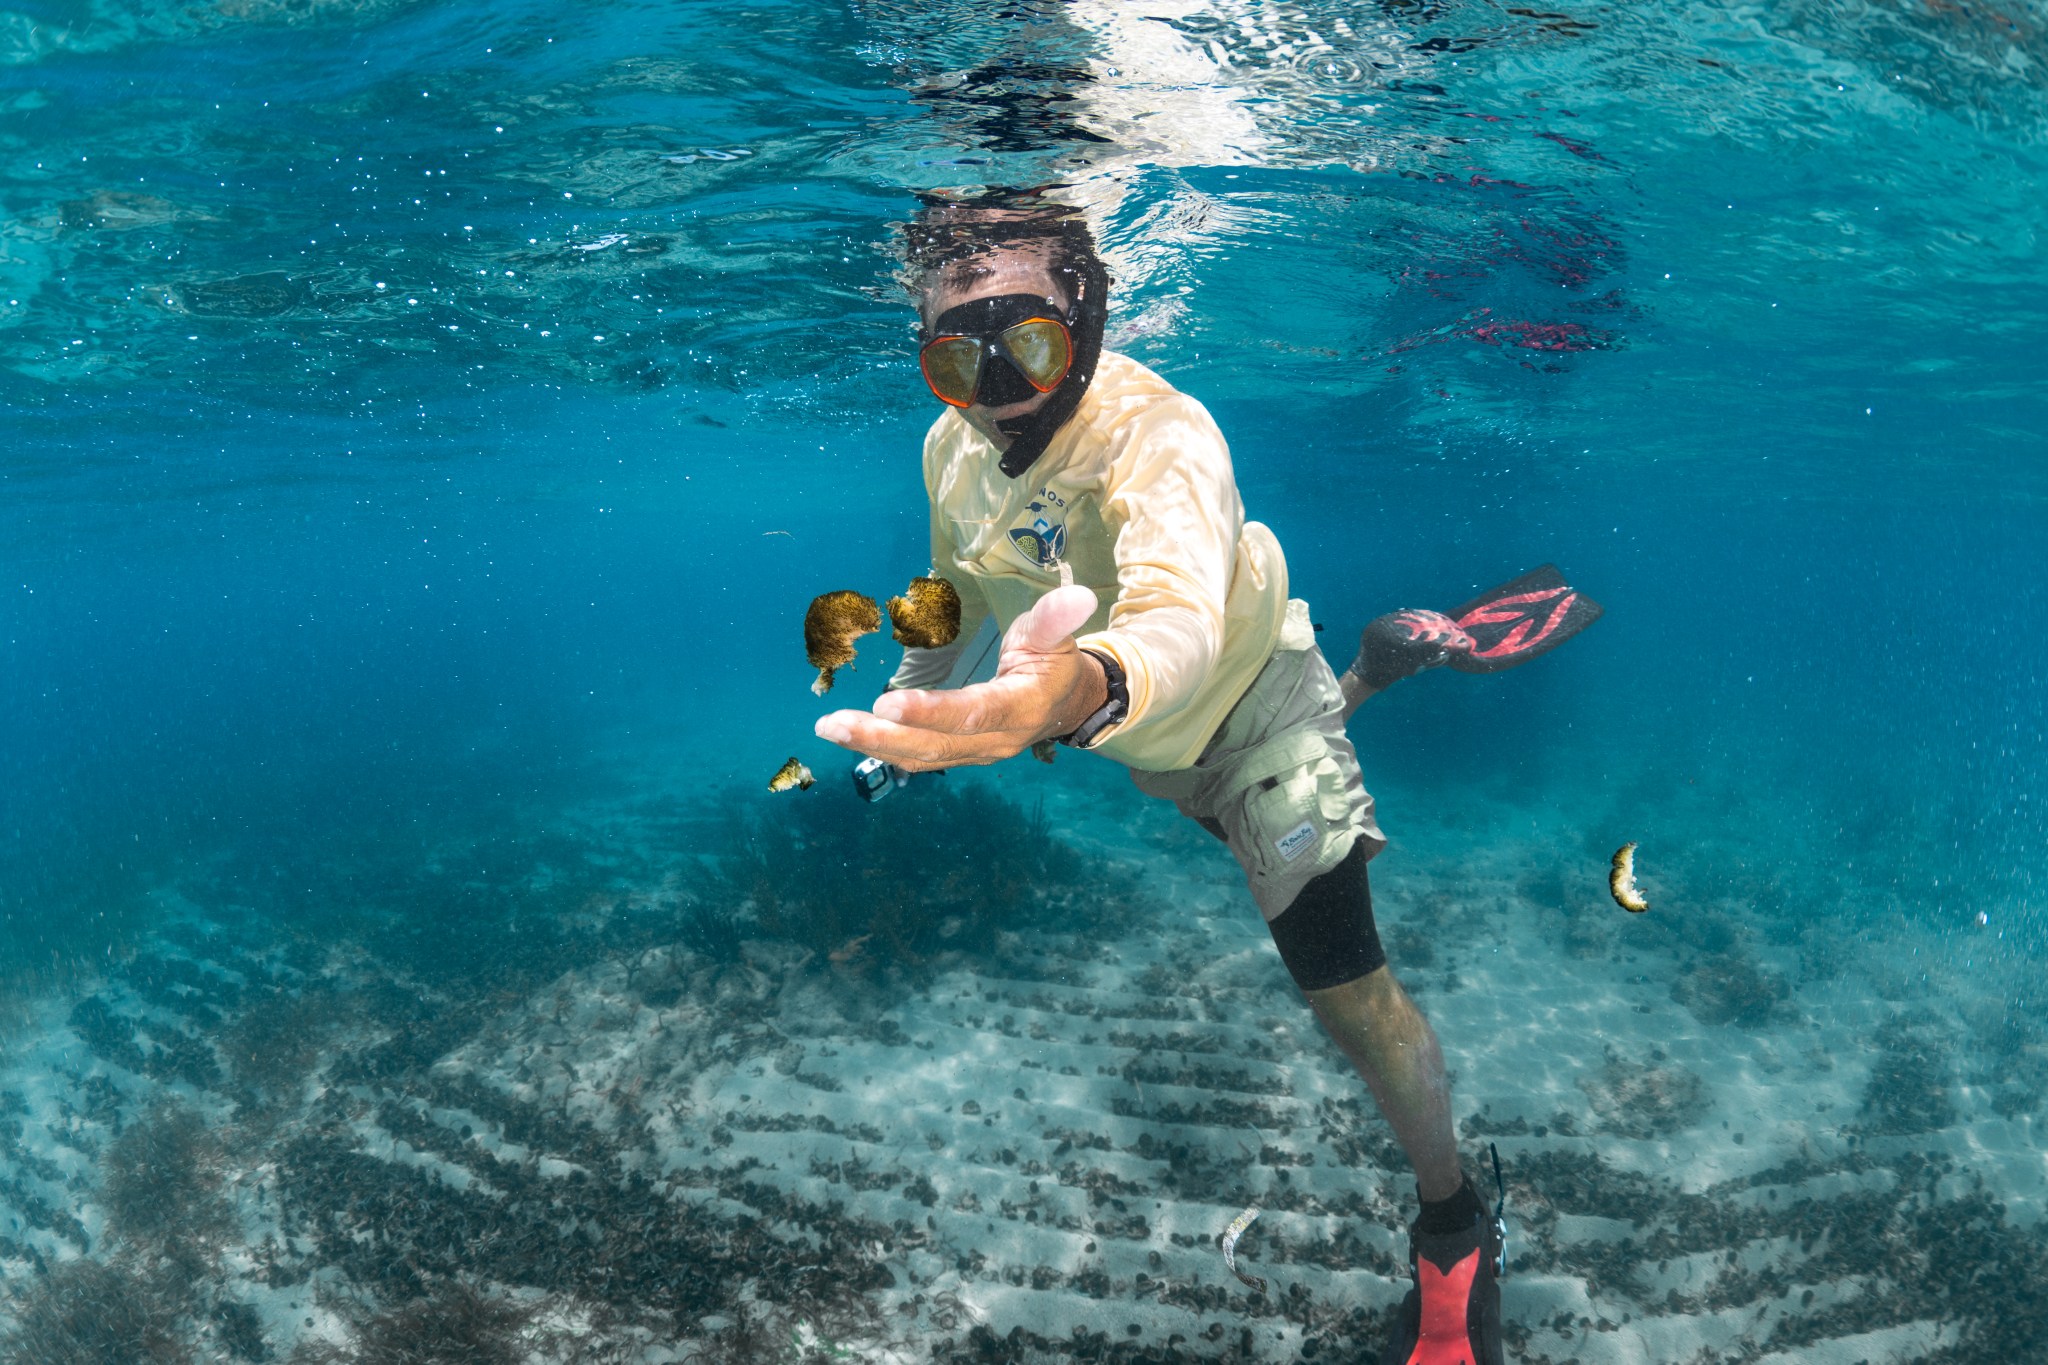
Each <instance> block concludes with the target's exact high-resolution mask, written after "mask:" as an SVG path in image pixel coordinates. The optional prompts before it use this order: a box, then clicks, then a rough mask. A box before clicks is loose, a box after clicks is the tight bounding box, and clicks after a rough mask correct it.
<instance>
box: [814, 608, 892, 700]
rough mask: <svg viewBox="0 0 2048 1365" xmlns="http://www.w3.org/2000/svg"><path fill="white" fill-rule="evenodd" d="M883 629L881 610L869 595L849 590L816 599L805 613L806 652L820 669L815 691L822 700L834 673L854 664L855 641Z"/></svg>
mask: <svg viewBox="0 0 2048 1365" xmlns="http://www.w3.org/2000/svg"><path fill="white" fill-rule="evenodd" d="M881 628H882V611H881V608H879V607H877V606H876V605H875V599H874V598H872V597H869V596H868V595H867V594H865V593H858V592H854V591H853V590H852V589H850V588H848V589H842V590H841V591H839V592H822V593H819V594H818V595H817V596H816V597H814V598H812V599H811V609H810V610H809V611H807V612H805V613H804V652H805V653H806V654H807V655H808V656H809V657H810V660H811V667H813V668H815V669H817V670H818V680H817V681H816V682H814V683H812V684H811V691H813V692H815V693H817V694H818V695H819V696H821V697H822V696H824V695H825V694H826V693H827V692H830V691H831V690H832V673H833V670H834V669H838V668H843V667H845V666H846V665H847V664H850V663H852V662H853V642H854V641H855V640H858V639H859V638H860V637H861V636H863V635H866V634H868V633H869V632H871V631H877V630H880V629H881Z"/></svg>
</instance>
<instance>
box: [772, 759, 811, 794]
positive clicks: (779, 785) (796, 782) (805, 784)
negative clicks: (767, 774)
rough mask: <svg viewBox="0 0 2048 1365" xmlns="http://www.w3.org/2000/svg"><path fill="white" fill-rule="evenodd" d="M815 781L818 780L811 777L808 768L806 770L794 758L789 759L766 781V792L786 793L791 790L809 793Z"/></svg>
mask: <svg viewBox="0 0 2048 1365" xmlns="http://www.w3.org/2000/svg"><path fill="white" fill-rule="evenodd" d="M817 781H818V779H817V778H815V777H813V776H812V775H811V770H810V769H809V768H806V767H805V766H804V765H803V764H802V763H800V762H798V761H797V760H796V759H795V758H791V759H790V760H789V762H787V763H785V764H783V765H782V766H781V767H780V768H777V769H776V770H775V776H773V777H771V778H769V779H768V790H769V791H772V792H786V791H790V790H792V789H794V790H796V791H809V790H810V789H811V788H812V787H813V786H815V785H816V784H817Z"/></svg>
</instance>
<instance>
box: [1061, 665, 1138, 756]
mask: <svg viewBox="0 0 2048 1365" xmlns="http://www.w3.org/2000/svg"><path fill="white" fill-rule="evenodd" d="M1081 652H1082V653H1083V654H1086V655H1088V656H1089V657H1090V658H1092V659H1094V660H1095V661H1096V662H1097V663H1100V664H1101V665H1102V678H1103V681H1104V682H1106V683H1108V684H1109V696H1108V698H1107V699H1106V700H1104V701H1103V703H1102V705H1101V706H1098V707H1097V708H1095V713H1094V714H1093V715H1091V716H1089V717H1088V719H1086V720H1084V721H1082V722H1081V724H1080V726H1079V728H1077V729H1076V730H1075V731H1074V733H1072V734H1071V735H1061V736H1060V737H1059V742H1060V743H1061V744H1065V745H1068V746H1069V747H1071V748H1075V749H1089V748H1093V747H1094V745H1095V741H1096V740H1098V739H1100V738H1101V737H1102V732H1103V731H1104V730H1107V729H1108V728H1109V727H1110V726H1112V725H1115V724H1116V723H1117V722H1119V721H1121V720H1122V719H1123V718H1124V717H1125V716H1127V715H1129V714H1130V713H1131V689H1130V685H1129V684H1128V683H1127V682H1126V681H1125V679H1124V670H1123V665H1122V664H1119V663H1118V662H1117V661H1116V659H1115V657H1114V656H1112V655H1109V654H1105V653H1103V652H1102V651H1101V650H1099V649H1084V650H1082V651H1081Z"/></svg>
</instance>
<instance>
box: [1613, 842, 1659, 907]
mask: <svg viewBox="0 0 2048 1365" xmlns="http://www.w3.org/2000/svg"><path fill="white" fill-rule="evenodd" d="M1607 889H1608V890H1609V891H1610V892H1612V893H1613V894H1614V903H1615V904H1616V905H1618V906H1620V907H1621V908H1622V909H1624V910H1626V911H1628V912H1629V913H1631V914H1635V915H1640V914H1642V913H1643V911H1645V910H1647V909H1649V908H1650V903H1649V902H1648V901H1646V900H1644V899H1643V893H1642V892H1640V891H1638V890H1636V846H1635V845H1634V844H1633V843H1628V844H1623V845H1622V846H1621V847H1620V848H1617V849H1616V850H1614V870H1613V871H1612V872H1609V873H1608V874H1607Z"/></svg>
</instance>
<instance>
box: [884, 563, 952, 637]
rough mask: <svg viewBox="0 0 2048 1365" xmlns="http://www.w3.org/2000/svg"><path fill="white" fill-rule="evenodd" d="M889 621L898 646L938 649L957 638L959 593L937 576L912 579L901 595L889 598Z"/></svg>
mask: <svg viewBox="0 0 2048 1365" xmlns="http://www.w3.org/2000/svg"><path fill="white" fill-rule="evenodd" d="M889 624H890V625H891V626H893V627H894V629H893V630H892V631H891V632H890V633H891V634H892V635H893V636H894V637H895V639H896V643H897V644H899V645H909V646H910V647H911V648H912V649H941V648H943V647H945V646H946V645H950V644H952V643H953V641H955V640H957V639H959V638H960V593H959V592H958V590H956V589H955V588H954V587H953V585H952V584H951V583H948V582H947V581H946V580H945V579H943V578H940V577H938V576H937V575H933V576H932V577H930V578H913V579H911V580H910V586H909V587H908V588H906V589H904V593H903V596H901V597H892V598H890V599H889Z"/></svg>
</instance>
